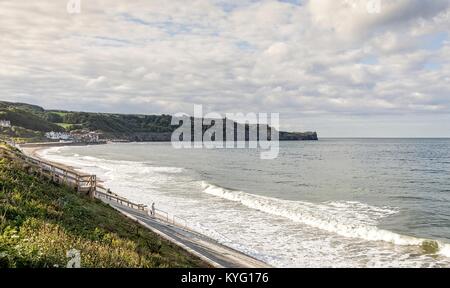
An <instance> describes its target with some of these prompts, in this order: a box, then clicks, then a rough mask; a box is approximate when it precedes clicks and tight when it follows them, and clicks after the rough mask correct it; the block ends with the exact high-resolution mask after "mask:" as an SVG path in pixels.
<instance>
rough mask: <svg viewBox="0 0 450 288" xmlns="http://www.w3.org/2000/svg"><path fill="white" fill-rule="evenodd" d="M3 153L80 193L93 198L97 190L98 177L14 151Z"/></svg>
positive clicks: (4, 151)
mask: <svg viewBox="0 0 450 288" xmlns="http://www.w3.org/2000/svg"><path fill="white" fill-rule="evenodd" d="M2 151H3V153H4V154H5V153H6V154H7V155H9V156H10V157H14V158H15V159H20V160H22V161H23V162H24V163H26V164H28V165H29V166H30V169H31V170H32V171H35V172H36V173H38V174H39V175H41V176H43V177H46V178H48V179H50V180H51V181H52V182H55V183H57V184H63V185H66V186H69V187H72V188H75V189H76V190H77V191H78V192H83V193H87V194H89V195H90V196H91V197H92V196H93V192H94V191H95V190H96V185H97V177H96V176H95V175H88V174H82V173H78V172H75V171H73V170H71V169H69V168H67V167H65V166H63V165H59V164H56V163H51V162H47V161H43V160H40V159H37V158H34V157H30V156H27V155H24V154H22V153H18V152H16V151H13V150H5V149H3V148H2Z"/></svg>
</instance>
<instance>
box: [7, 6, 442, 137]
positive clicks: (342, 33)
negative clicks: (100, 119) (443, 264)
mask: <svg viewBox="0 0 450 288" xmlns="http://www.w3.org/2000/svg"><path fill="white" fill-rule="evenodd" d="M70 1H73V0H70ZM377 1H379V4H380V5H379V6H377V3H378V2H377ZM68 2H69V0H48V1H45V0H41V1H25V0H12V1H9V0H0V47H1V48H0V93H1V96H0V100H5V101H14V102H26V103H33V104H38V105H41V106H43V107H45V108H48V109H65V110H75V111H91V112H113V113H142V114H163V113H165V114H174V113H178V112H185V113H192V112H193V105H194V104H202V105H203V109H204V110H205V112H212V111H215V112H219V113H226V112H231V113H237V112H242V113H249V112H255V113H259V112H269V113H271V112H278V113H280V125H281V128H282V129H283V130H288V131H306V130H312V131H317V132H318V134H319V136H321V137H450V113H449V112H450V35H449V34H450V33H449V32H450V28H449V27H450V1H449V0H284V1H254V0H239V1H238V0H228V1H221V0H190V1H185V0H183V1H178V0H167V1H153V0H127V1H125V0H122V1H117V0H89V1H87V0H81V1H80V3H81V9H80V11H79V12H80V13H69V12H74V11H75V12H77V11H76V10H73V9H72V10H71V9H69V10H68V9H67V4H68ZM369 2H370V3H369ZM374 3H375V4H374ZM71 7H73V6H71ZM378 8H379V9H378Z"/></svg>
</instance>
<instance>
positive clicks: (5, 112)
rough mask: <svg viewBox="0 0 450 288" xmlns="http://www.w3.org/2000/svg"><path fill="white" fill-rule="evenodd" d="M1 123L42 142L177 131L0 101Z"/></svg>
mask: <svg viewBox="0 0 450 288" xmlns="http://www.w3.org/2000/svg"><path fill="white" fill-rule="evenodd" d="M0 120H10V121H11V123H12V125H13V126H18V127H22V128H24V129H27V130H32V131H35V132H39V133H40V134H39V135H40V137H42V138H45V137H44V132H48V131H56V132H62V131H73V130H87V131H99V132H101V133H102V134H103V135H104V138H108V139H125V140H131V141H170V133H171V132H173V131H174V130H175V129H176V128H177V126H172V125H171V120H172V116H170V115H124V114H106V113H87V112H70V111H57V110H45V109H43V108H41V107H39V106H35V105H29V104H24V103H10V102H1V101H0ZM247 126H248V125H247ZM203 128H204V130H206V128H208V127H207V126H204V127H203ZM146 134H147V135H146ZM149 134H158V135H149ZM163 134H165V135H163ZM2 135H3V136H5V134H4V133H1V131H0V137H1V136H2ZM6 136H8V137H16V138H18V139H21V140H22V141H30V139H27V138H28V137H29V134H27V135H24V134H21V133H15V134H14V135H6ZM37 138H38V137H37V136H36V135H34V136H33V137H32V139H33V140H35V139H37ZM280 140H317V134H316V133H315V132H306V133H288V132H280Z"/></svg>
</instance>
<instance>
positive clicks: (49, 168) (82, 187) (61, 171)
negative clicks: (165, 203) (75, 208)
mask: <svg viewBox="0 0 450 288" xmlns="http://www.w3.org/2000/svg"><path fill="white" fill-rule="evenodd" d="M0 152H1V154H5V153H6V154H13V156H14V157H15V158H19V159H21V160H22V161H23V162H25V163H27V164H28V165H30V167H32V169H33V170H35V171H36V172H37V173H39V174H40V175H42V176H44V177H46V178H48V179H50V180H51V181H52V182H54V183H57V184H61V185H66V186H69V187H74V188H75V189H76V191H78V192H83V193H87V194H89V196H90V197H91V198H97V199H100V200H102V199H104V200H107V201H113V202H116V203H118V204H120V205H122V206H125V207H128V208H131V209H134V210H137V211H139V212H141V213H144V214H146V215H149V216H153V217H154V218H156V219H158V220H161V221H164V222H166V223H168V224H171V225H174V226H177V227H180V228H183V229H189V228H188V225H187V221H186V220H185V219H183V218H181V217H178V216H176V215H171V214H169V213H168V212H166V211H163V210H161V209H155V210H154V213H155V215H152V214H153V210H152V209H148V207H147V205H144V204H137V203H134V202H132V201H130V200H128V199H127V198H124V197H121V196H119V195H117V194H115V193H112V192H111V191H110V190H109V189H107V188H105V187H103V186H102V185H98V184H97V177H96V175H88V174H82V173H78V172H75V171H73V170H71V169H69V168H67V167H65V166H63V165H59V164H56V163H51V162H47V161H44V160H41V159H38V158H34V157H30V156H27V155H24V154H21V153H18V152H15V151H12V150H6V149H4V148H2V147H0ZM189 230H191V229H189Z"/></svg>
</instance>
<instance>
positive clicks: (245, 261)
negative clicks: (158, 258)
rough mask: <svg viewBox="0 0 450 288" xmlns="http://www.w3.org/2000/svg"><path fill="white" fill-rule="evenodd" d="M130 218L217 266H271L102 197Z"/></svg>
mask: <svg viewBox="0 0 450 288" xmlns="http://www.w3.org/2000/svg"><path fill="white" fill-rule="evenodd" d="M101 200H102V201H103V202H105V203H107V204H109V205H111V206H112V207H113V208H115V209H117V210H119V211H120V212H122V213H123V214H125V215H126V216H128V217H129V218H132V219H134V220H137V221H139V223H141V224H142V225H144V226H146V227H147V228H149V229H151V230H152V231H154V232H155V233H157V234H159V235H161V236H162V237H164V238H166V239H167V240H169V241H172V242H175V243H176V244H177V245H180V246H182V247H183V248H185V249H186V250H188V251H189V252H191V253H193V254H194V255H197V256H199V257H200V258H202V259H203V260H205V261H207V262H209V263H210V264H211V265H213V266H215V267H223V268H269V267H270V266H269V265H267V264H266V263H263V262H261V261H259V260H257V259H255V258H252V257H250V256H248V255H245V254H243V253H241V252H239V251H237V250H234V249H232V248H229V247H227V246H224V245H222V244H220V243H218V242H217V241H215V240H213V239H211V238H209V237H206V236H204V235H201V234H199V233H196V232H193V231H190V230H185V229H182V228H180V227H177V226H173V225H170V224H168V223H165V222H164V221H160V220H157V219H154V218H152V217H150V216H148V215H145V214H143V213H142V212H140V211H137V210H135V209H131V208H129V207H126V206H122V205H120V204H118V203H117V202H111V201H108V200H105V199H103V198H102V199H101Z"/></svg>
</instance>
